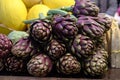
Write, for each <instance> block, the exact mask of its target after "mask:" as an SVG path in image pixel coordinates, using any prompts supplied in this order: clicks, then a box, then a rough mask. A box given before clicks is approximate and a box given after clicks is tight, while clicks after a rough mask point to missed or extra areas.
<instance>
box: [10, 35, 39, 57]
mask: <svg viewBox="0 0 120 80" xmlns="http://www.w3.org/2000/svg"><path fill="white" fill-rule="evenodd" d="M36 51H37V50H36V49H35V48H34V46H33V45H32V42H31V40H30V39H29V37H25V38H21V39H20V40H19V41H18V42H16V43H15V44H14V45H13V47H12V49H11V52H12V54H13V55H15V56H17V57H21V58H26V57H30V56H32V55H34V54H35V53H36Z"/></svg>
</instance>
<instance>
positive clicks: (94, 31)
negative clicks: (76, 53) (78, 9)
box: [76, 16, 106, 38]
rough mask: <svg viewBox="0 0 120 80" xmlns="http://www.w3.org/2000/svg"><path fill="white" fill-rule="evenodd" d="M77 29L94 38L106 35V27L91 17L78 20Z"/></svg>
mask: <svg viewBox="0 0 120 80" xmlns="http://www.w3.org/2000/svg"><path fill="white" fill-rule="evenodd" d="M76 24H77V27H78V28H79V30H80V33H81V34H84V35H87V36H89V37H92V38H98V37H101V36H103V34H104V33H105V30H106V29H105V26H103V25H101V24H99V23H98V22H96V21H95V20H94V18H93V17H90V16H82V17H79V18H78V21H77V23H76Z"/></svg>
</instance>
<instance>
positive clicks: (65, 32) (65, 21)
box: [53, 15, 78, 41]
mask: <svg viewBox="0 0 120 80" xmlns="http://www.w3.org/2000/svg"><path fill="white" fill-rule="evenodd" d="M53 32H54V34H55V35H56V37H57V38H59V39H62V40H64V41H69V40H70V39H73V38H74V37H75V36H76V34H77V33H78V28H77V27H76V24H75V20H74V19H72V18H71V17H70V15H65V16H61V15H55V16H54V18H53Z"/></svg>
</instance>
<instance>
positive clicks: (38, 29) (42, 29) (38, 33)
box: [30, 20, 52, 43]
mask: <svg viewBox="0 0 120 80" xmlns="http://www.w3.org/2000/svg"><path fill="white" fill-rule="evenodd" d="M51 32H52V27H51V24H50V22H49V21H48V20H36V21H34V22H33V23H32V24H31V26H30V37H31V38H33V39H34V40H35V41H37V42H39V43H45V42H48V41H49V40H50V39H51Z"/></svg>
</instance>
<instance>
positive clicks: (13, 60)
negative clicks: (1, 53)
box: [4, 55, 25, 73]
mask: <svg viewBox="0 0 120 80" xmlns="http://www.w3.org/2000/svg"><path fill="white" fill-rule="evenodd" d="M4 64H5V69H6V71H9V72H13V73H14V72H15V73H19V72H23V71H24V65H25V64H24V61H23V60H22V59H20V58H17V57H16V56H13V55H9V56H7V57H6V58H5V60H4Z"/></svg>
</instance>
